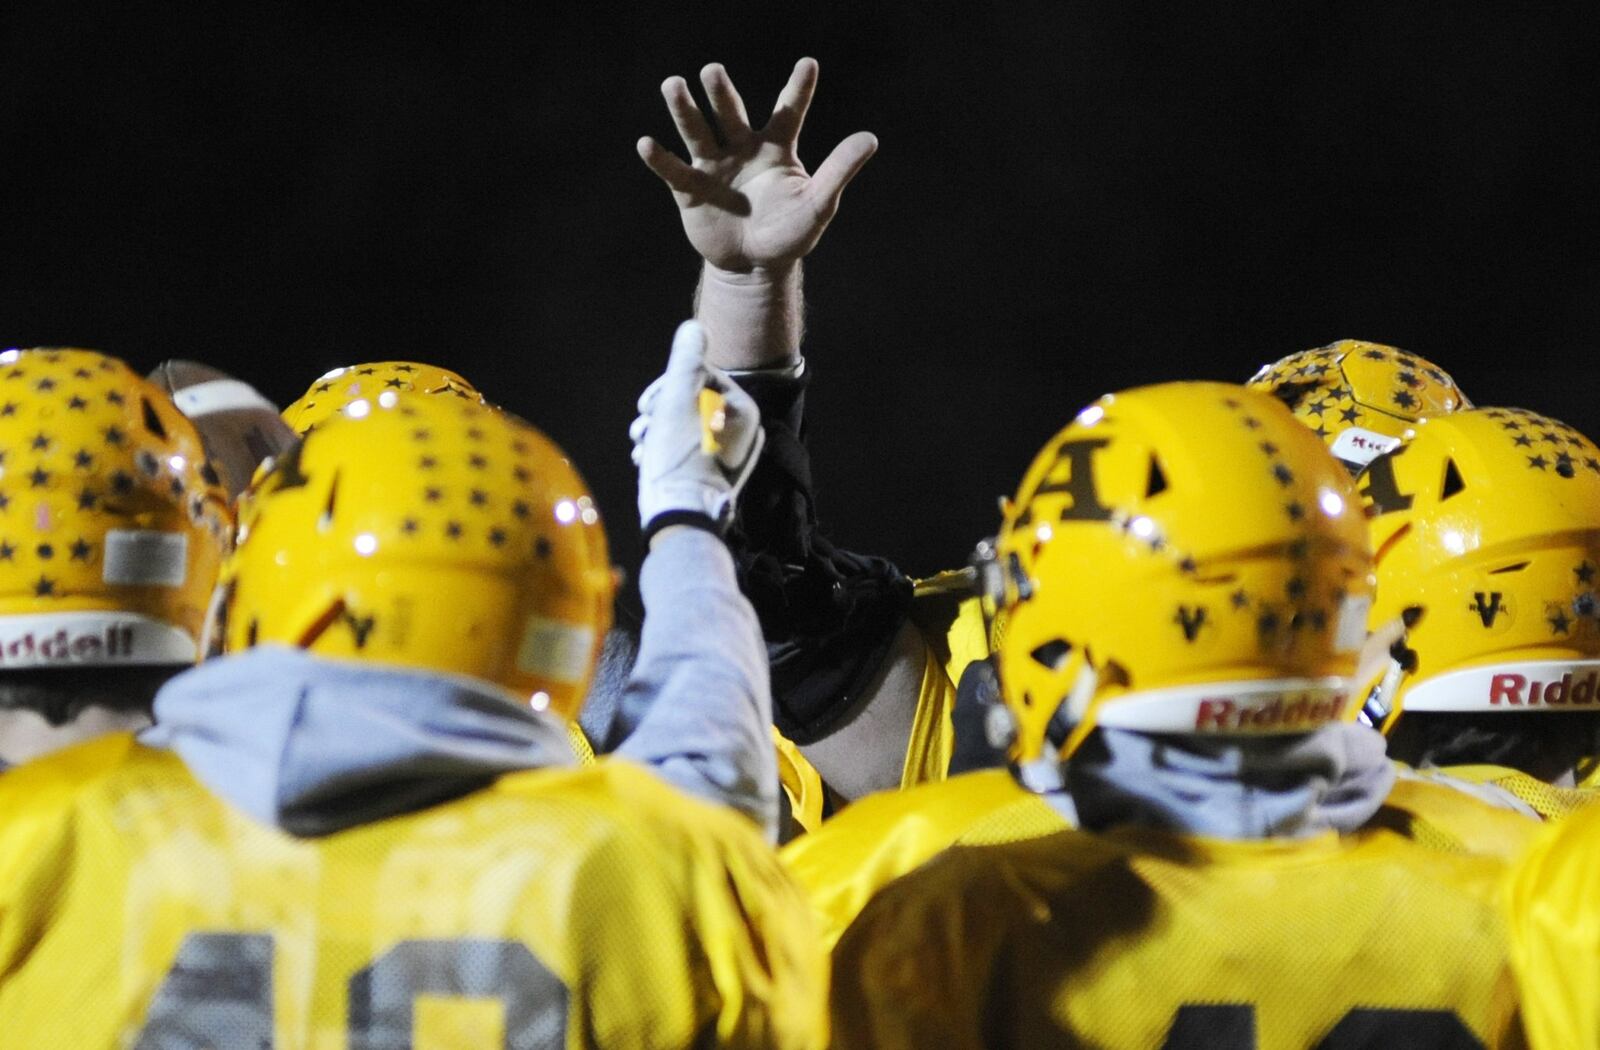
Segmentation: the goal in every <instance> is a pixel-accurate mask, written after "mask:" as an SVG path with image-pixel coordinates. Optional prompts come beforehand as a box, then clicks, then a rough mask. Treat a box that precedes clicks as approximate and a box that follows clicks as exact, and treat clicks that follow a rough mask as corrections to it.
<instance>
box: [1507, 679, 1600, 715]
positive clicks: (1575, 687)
mask: <svg viewBox="0 0 1600 1050" xmlns="http://www.w3.org/2000/svg"><path fill="white" fill-rule="evenodd" d="M1597 686H1600V671H1590V672H1589V673H1588V674H1586V675H1584V676H1583V677H1582V678H1578V679H1576V680H1574V679H1573V677H1572V672H1570V671H1569V672H1567V673H1566V674H1564V675H1562V676H1561V677H1560V678H1559V679H1558V680H1556V681H1554V682H1539V681H1538V680H1534V681H1529V680H1528V678H1527V676H1526V675H1520V674H1497V675H1495V676H1494V677H1493V678H1492V679H1490V681H1489V704H1490V706H1491V707H1499V706H1500V705H1501V704H1509V705H1511V706H1513V707H1519V706H1520V707H1531V706H1533V705H1535V704H1549V705H1551V706H1559V705H1571V706H1574V707H1584V706H1587V705H1592V704H1594V703H1595V701H1596V699H1600V698H1597V696H1596V693H1597V692H1600V689H1597Z"/></svg>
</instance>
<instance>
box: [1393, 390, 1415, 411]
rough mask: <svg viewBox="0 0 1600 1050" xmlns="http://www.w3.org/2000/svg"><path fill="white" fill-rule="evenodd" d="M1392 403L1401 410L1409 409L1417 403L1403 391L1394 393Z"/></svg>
mask: <svg viewBox="0 0 1600 1050" xmlns="http://www.w3.org/2000/svg"><path fill="white" fill-rule="evenodd" d="M1394 403H1395V404H1397V405H1399V406H1400V407H1401V408H1410V407H1411V406H1413V405H1415V404H1416V403H1417V399H1416V398H1414V397H1412V396H1411V394H1410V393H1409V392H1407V391H1405V390H1396V391H1395V392H1394Z"/></svg>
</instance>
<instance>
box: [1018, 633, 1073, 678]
mask: <svg viewBox="0 0 1600 1050" xmlns="http://www.w3.org/2000/svg"><path fill="white" fill-rule="evenodd" d="M1071 652H1072V643H1071V642H1068V641H1067V640H1066V639H1065V638H1054V639H1051V640H1050V641H1048V642H1045V643H1044V644H1043V645H1040V646H1038V647H1036V648H1035V649H1034V650H1033V651H1032V652H1031V653H1029V654H1028V655H1029V656H1031V657H1032V658H1033V662H1034V663H1036V664H1038V665H1039V666H1040V667H1043V668H1045V669H1047V670H1050V671H1059V670H1061V665H1062V664H1064V663H1066V662H1067V657H1068V655H1070V654H1071Z"/></svg>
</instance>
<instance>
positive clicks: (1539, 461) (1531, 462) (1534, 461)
mask: <svg viewBox="0 0 1600 1050" xmlns="http://www.w3.org/2000/svg"><path fill="white" fill-rule="evenodd" d="M1528 466H1530V467H1533V468H1534V469H1535V470H1543V469H1544V468H1545V467H1547V466H1549V464H1548V463H1547V462H1546V461H1545V458H1544V457H1543V456H1529V457H1528Z"/></svg>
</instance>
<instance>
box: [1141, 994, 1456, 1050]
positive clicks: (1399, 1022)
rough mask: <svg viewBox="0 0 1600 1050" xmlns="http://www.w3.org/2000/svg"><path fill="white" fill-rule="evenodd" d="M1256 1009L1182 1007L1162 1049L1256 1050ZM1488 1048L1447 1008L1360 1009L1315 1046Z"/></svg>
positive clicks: (1332, 1049) (1346, 1049) (1351, 1049)
mask: <svg viewBox="0 0 1600 1050" xmlns="http://www.w3.org/2000/svg"><path fill="white" fill-rule="evenodd" d="M1255 1046H1256V1008H1255V1007H1253V1006H1250V1005H1248V1004H1244V1003H1229V1004H1226V1005H1220V1006H1180V1007H1179V1008H1178V1016H1176V1017H1174V1018H1173V1019H1172V1027H1171V1028H1169V1029H1167V1040H1166V1042H1164V1043H1162V1044H1161V1050H1255ZM1395 1046H1404V1047H1408V1048H1410V1050H1484V1046H1483V1043H1481V1042H1479V1040H1478V1038H1477V1036H1475V1035H1473V1034H1472V1031H1471V1030H1470V1029H1468V1028H1467V1026H1466V1025H1465V1024H1464V1023H1463V1022H1462V1020H1461V1018H1459V1017H1457V1016H1456V1015H1455V1014H1453V1013H1451V1012H1450V1011H1449V1010H1376V1009H1366V1008H1363V1007H1357V1008H1356V1009H1354V1010H1351V1011H1350V1012H1349V1013H1347V1014H1345V1015H1344V1016H1343V1017H1342V1018H1340V1019H1339V1023H1338V1024H1336V1025H1334V1026H1333V1030H1332V1031H1330V1032H1329V1033H1328V1034H1327V1035H1325V1036H1323V1037H1322V1039H1321V1040H1320V1041H1319V1042H1318V1043H1317V1050H1380V1048H1383V1047H1395Z"/></svg>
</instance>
